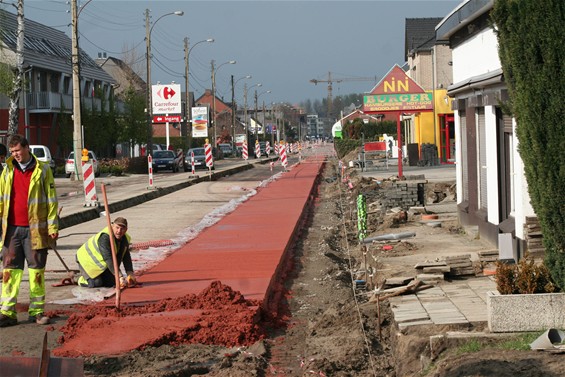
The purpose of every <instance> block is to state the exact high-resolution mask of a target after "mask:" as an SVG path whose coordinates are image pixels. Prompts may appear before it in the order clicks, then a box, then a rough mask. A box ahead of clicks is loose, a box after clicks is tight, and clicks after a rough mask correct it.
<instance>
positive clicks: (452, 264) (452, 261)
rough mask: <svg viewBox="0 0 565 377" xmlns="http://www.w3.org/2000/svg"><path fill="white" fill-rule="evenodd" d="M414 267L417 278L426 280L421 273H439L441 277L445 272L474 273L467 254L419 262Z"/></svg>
mask: <svg viewBox="0 0 565 377" xmlns="http://www.w3.org/2000/svg"><path fill="white" fill-rule="evenodd" d="M414 268H415V269H416V270H419V275H418V278H419V279H421V280H426V277H424V276H422V275H421V274H434V275H440V274H441V275H442V279H443V275H445V274H447V275H449V276H465V275H475V269H474V267H473V262H472V261H471V255H469V254H464V255H455V256H450V257H445V258H444V259H441V260H436V261H426V262H420V263H418V264H416V265H415V266H414ZM429 278H430V277H428V279H429Z"/></svg>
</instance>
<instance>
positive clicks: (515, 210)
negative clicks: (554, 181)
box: [436, 0, 535, 259]
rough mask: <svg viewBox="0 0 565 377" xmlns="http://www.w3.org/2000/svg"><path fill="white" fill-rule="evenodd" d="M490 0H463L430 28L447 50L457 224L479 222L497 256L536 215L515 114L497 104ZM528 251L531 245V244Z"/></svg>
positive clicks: (520, 251) (499, 87)
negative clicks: (450, 72)
mask: <svg viewBox="0 0 565 377" xmlns="http://www.w3.org/2000/svg"><path fill="white" fill-rule="evenodd" d="M493 4H494V1H493V0H467V1H464V2H463V3H461V4H460V5H459V6H458V7H457V8H455V9H454V10H453V11H452V12H451V13H450V14H449V15H447V16H446V17H445V18H444V19H443V20H442V21H441V22H440V23H439V24H438V25H437V28H436V36H437V39H438V40H441V41H445V42H447V43H449V45H450V47H451V49H452V52H453V57H452V58H453V84H451V85H449V87H448V88H447V89H448V92H447V93H448V95H449V96H450V97H453V102H452V106H453V109H454V111H455V119H454V120H455V140H456V145H455V154H456V160H457V165H456V174H457V205H458V213H459V219H460V222H461V224H463V225H465V226H477V227H478V230H479V233H480V237H481V238H482V239H485V240H487V241H489V242H490V243H492V244H493V245H497V246H498V248H499V251H500V257H501V258H504V259H506V258H509V257H510V258H511V257H514V258H515V259H517V258H518V257H519V256H523V255H524V252H525V251H526V249H527V248H528V247H527V239H528V238H529V237H530V235H529V232H528V227H527V226H526V223H527V222H528V223H530V222H531V221H533V220H534V219H535V213H534V211H533V209H532V207H531V205H530V200H529V195H528V189H527V183H526V178H525V175H524V166H523V162H522V159H521V158H520V155H519V153H518V140H517V138H516V121H515V119H513V118H512V117H511V116H510V115H506V114H504V112H503V109H502V106H503V105H504V103H506V102H507V101H508V92H507V88H506V84H505V82H504V74H503V71H502V68H501V63H500V59H499V56H498V41H497V37H496V33H495V31H494V30H493V28H492V24H491V22H490V20H489V12H490V11H491V10H492V8H493ZM529 251H533V250H532V249H531V248H530V250H529Z"/></svg>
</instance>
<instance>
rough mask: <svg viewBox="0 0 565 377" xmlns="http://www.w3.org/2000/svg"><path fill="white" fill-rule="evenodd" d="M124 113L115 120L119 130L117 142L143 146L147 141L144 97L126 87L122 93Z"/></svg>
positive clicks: (131, 87) (131, 88)
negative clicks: (121, 141)
mask: <svg viewBox="0 0 565 377" xmlns="http://www.w3.org/2000/svg"><path fill="white" fill-rule="evenodd" d="M122 96H123V101H124V113H123V114H122V117H121V118H120V119H118V120H117V123H118V129H119V130H120V132H119V135H118V140H123V141H129V142H130V143H131V144H143V143H145V141H146V140H147V139H148V135H147V131H148V130H147V118H146V117H145V112H144V110H145V97H144V95H143V94H142V93H139V92H137V91H136V90H135V88H134V87H133V86H130V87H128V88H127V89H126V90H125V91H124V92H123V93H122Z"/></svg>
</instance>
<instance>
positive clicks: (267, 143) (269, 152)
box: [265, 141, 271, 157]
mask: <svg viewBox="0 0 565 377" xmlns="http://www.w3.org/2000/svg"><path fill="white" fill-rule="evenodd" d="M265 154H266V155H267V157H269V155H270V154H271V144H270V143H269V142H268V141H267V142H265Z"/></svg>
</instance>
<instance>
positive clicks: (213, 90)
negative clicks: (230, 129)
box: [212, 60, 237, 146]
mask: <svg viewBox="0 0 565 377" xmlns="http://www.w3.org/2000/svg"><path fill="white" fill-rule="evenodd" d="M235 63H237V62H236V61H235V60H228V61H227V62H224V63H222V64H220V65H219V66H217V67H216V68H214V60H212V127H213V128H214V144H213V145H214V146H216V72H217V71H218V69H220V68H221V67H222V66H224V65H226V64H235Z"/></svg>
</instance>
